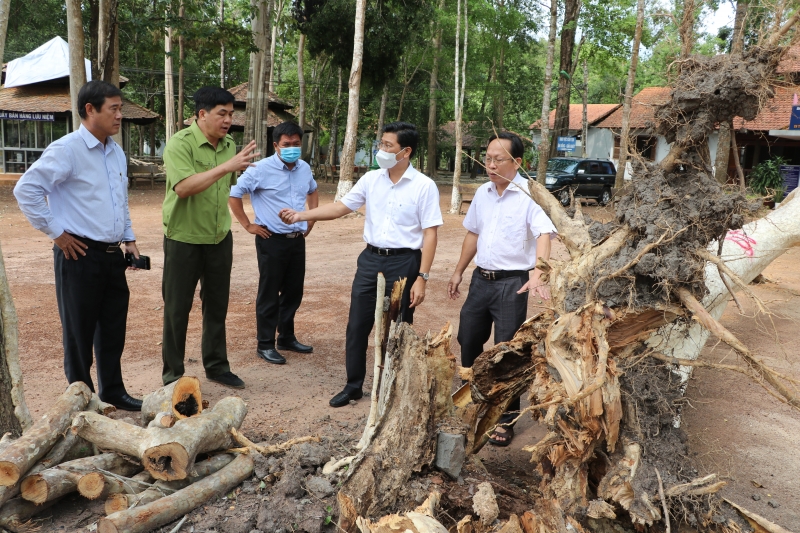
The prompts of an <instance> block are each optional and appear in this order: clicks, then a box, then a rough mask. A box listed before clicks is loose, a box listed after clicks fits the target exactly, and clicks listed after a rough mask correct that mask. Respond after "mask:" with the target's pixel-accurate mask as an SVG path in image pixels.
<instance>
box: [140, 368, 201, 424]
mask: <svg viewBox="0 0 800 533" xmlns="http://www.w3.org/2000/svg"><path fill="white" fill-rule="evenodd" d="M163 412H169V413H172V414H173V415H174V416H175V419H176V420H181V419H183V418H188V417H190V416H194V415H199V414H200V413H202V412H203V395H202V392H201V391H200V380H199V379H197V378H196V377H194V376H181V377H180V378H179V379H178V380H176V381H173V382H172V383H170V384H169V385H165V386H164V387H161V388H160V389H157V390H155V391H153V392H151V393H150V394H146V395H145V397H144V399H143V400H142V425H144V426H146V425H147V424H149V423H150V422H151V421H152V420H153V419H154V418H155V417H156V415H157V414H158V413H163Z"/></svg>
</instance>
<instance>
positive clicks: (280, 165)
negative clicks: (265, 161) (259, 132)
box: [269, 152, 300, 172]
mask: <svg viewBox="0 0 800 533" xmlns="http://www.w3.org/2000/svg"><path fill="white" fill-rule="evenodd" d="M269 159H270V161H271V164H272V166H273V167H275V168H277V169H279V170H285V171H286V172H291V171H293V170H294V169H296V168H297V163H299V162H300V160H299V159H298V160H297V161H295V163H294V168H289V167H288V166H287V165H286V162H285V161H284V160H283V159H281V158H280V157H278V152H275V153H274V154H272V155H271V156H269Z"/></svg>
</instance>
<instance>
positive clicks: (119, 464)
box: [20, 453, 142, 504]
mask: <svg viewBox="0 0 800 533" xmlns="http://www.w3.org/2000/svg"><path fill="white" fill-rule="evenodd" d="M98 468H99V469H102V470H107V471H109V472H113V473H115V474H119V475H121V476H130V475H132V474H135V473H137V472H139V471H141V468H142V467H141V466H139V465H138V464H136V463H131V462H130V461H128V460H127V459H125V458H124V457H122V456H120V455H117V454H115V453H103V454H100V455H93V456H91V457H84V458H82V459H75V460H74V461H68V462H66V463H61V464H60V465H57V466H54V467H52V468H48V469H47V470H43V471H42V472H39V473H38V474H34V475H31V476H27V477H26V478H25V479H23V480H22V485H21V486H20V493H21V495H22V497H23V498H24V499H26V500H28V501H30V502H33V503H36V504H42V503H45V502H49V501H52V500H56V499H58V498H60V497H61V496H64V495H65V494H69V493H71V492H75V491H76V490H78V484H79V482H80V480H81V479H83V478H84V477H85V476H86V475H87V474H90V473H96V471H97V469H98ZM87 485H88V483H87Z"/></svg>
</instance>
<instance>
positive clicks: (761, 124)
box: [733, 85, 800, 131]
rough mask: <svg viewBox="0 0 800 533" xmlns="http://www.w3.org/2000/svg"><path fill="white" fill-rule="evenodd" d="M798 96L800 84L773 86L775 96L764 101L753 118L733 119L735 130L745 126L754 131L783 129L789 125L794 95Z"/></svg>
mask: <svg viewBox="0 0 800 533" xmlns="http://www.w3.org/2000/svg"><path fill="white" fill-rule="evenodd" d="M795 94H797V95H798V96H800V86H798V85H794V86H789V87H775V96H774V97H773V98H770V99H768V100H767V101H766V102H764V107H762V108H761V111H759V112H758V115H757V116H756V118H754V119H753V120H749V121H745V120H744V119H742V118H740V117H736V118H735V119H734V120H733V127H734V129H736V130H740V129H743V128H746V129H748V130H754V131H768V130H785V129H787V128H788V127H789V119H790V118H791V116H792V101H793V99H794V95H795Z"/></svg>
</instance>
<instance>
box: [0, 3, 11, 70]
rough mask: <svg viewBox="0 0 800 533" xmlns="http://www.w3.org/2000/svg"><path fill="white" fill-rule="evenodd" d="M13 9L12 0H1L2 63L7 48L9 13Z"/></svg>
mask: <svg viewBox="0 0 800 533" xmlns="http://www.w3.org/2000/svg"><path fill="white" fill-rule="evenodd" d="M10 10H11V0H0V63H2V62H3V54H5V50H6V35H7V34H8V15H9V11H10Z"/></svg>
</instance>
